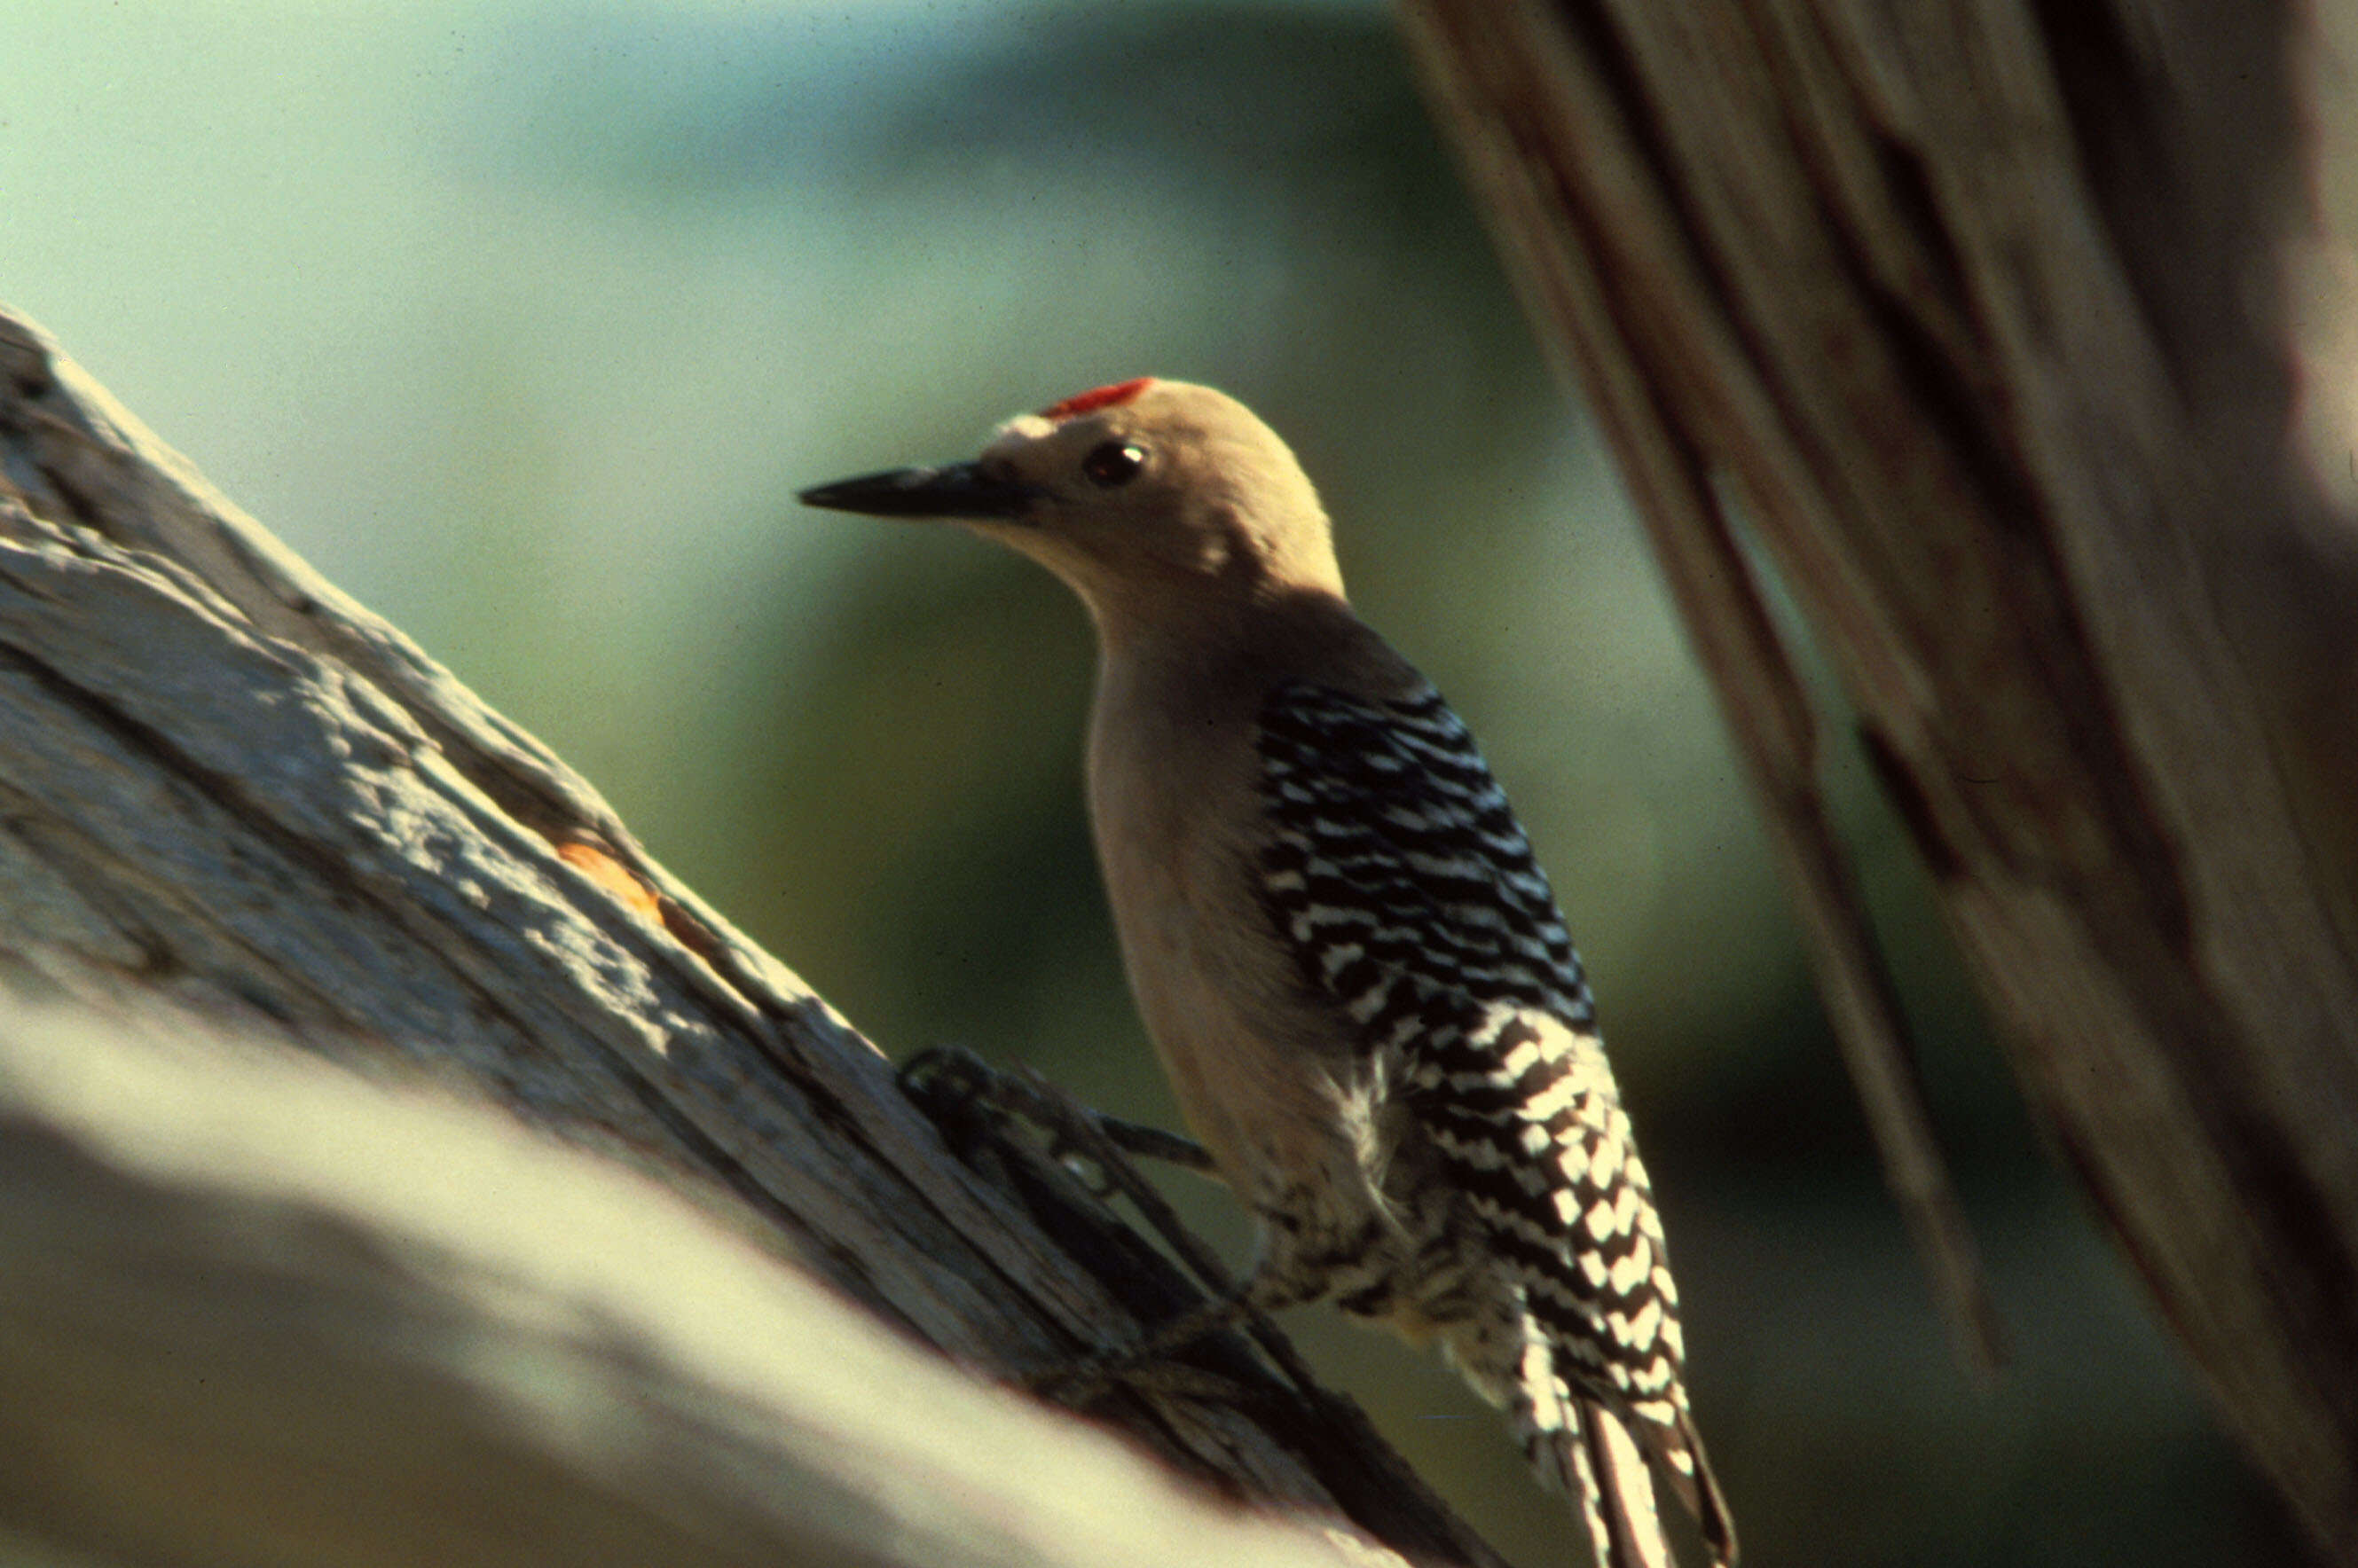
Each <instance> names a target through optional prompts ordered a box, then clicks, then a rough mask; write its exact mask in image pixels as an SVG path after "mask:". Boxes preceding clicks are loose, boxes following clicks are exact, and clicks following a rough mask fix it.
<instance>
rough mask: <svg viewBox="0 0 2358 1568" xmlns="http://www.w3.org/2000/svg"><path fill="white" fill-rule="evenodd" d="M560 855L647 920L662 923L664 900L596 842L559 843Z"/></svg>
mask: <svg viewBox="0 0 2358 1568" xmlns="http://www.w3.org/2000/svg"><path fill="white" fill-rule="evenodd" d="M557 859H558V860H562V861H564V862H565V863H566V864H567V865H568V866H571V867H572V868H573V869H574V870H575V871H579V872H580V873H581V874H582V875H583V876H586V877H588V878H589V879H590V881H593V882H596V883H597V884H598V885H599V886H600V887H601V888H604V889H605V890H606V891H607V892H611V893H612V894H613V895H614V896H615V897H616V898H619V899H621V900H622V902H623V903H626V904H629V905H630V906H631V908H633V910H635V911H637V912H638V913H639V914H642V915H644V916H645V917H646V918H647V919H649V920H652V921H654V922H656V923H657V924H658V925H660V924H661V923H662V921H663V901H662V900H661V899H658V898H657V897H656V896H655V890H654V889H653V888H651V887H649V886H648V885H647V884H646V883H645V882H644V881H641V880H640V878H639V876H638V874H637V873H636V872H634V871H632V870H631V869H630V868H629V867H627V866H625V865H623V864H622V861H620V860H616V859H614V857H613V856H611V855H610V854H608V853H607V852H606V851H605V850H603V849H600V848H598V846H597V845H595V844H584V843H581V842H579V840H576V841H574V842H571V843H566V844H559V845H557Z"/></svg>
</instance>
